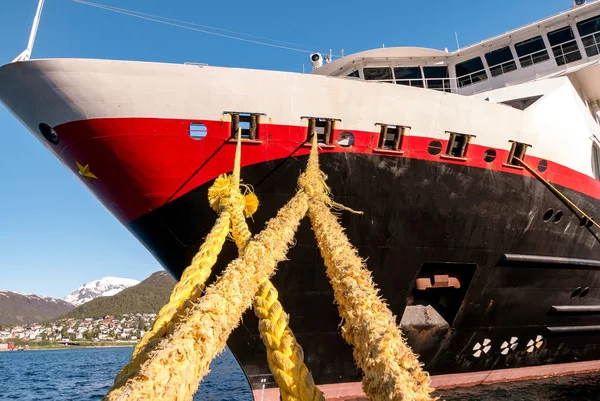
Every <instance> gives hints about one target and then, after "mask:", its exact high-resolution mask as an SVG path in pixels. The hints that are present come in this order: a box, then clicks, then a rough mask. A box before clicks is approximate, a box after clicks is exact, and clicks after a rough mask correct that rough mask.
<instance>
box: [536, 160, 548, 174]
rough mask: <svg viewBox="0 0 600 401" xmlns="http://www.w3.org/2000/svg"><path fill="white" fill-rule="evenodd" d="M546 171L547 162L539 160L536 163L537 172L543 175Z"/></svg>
mask: <svg viewBox="0 0 600 401" xmlns="http://www.w3.org/2000/svg"><path fill="white" fill-rule="evenodd" d="M547 169H548V162H547V161H546V160H540V162H539V163H538V171H539V172H540V173H543V172H544V171H546V170H547Z"/></svg>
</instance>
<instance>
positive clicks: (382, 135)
mask: <svg viewBox="0 0 600 401" xmlns="http://www.w3.org/2000/svg"><path fill="white" fill-rule="evenodd" d="M377 125H379V126H380V127H381V128H380V132H379V144H378V146H377V147H378V148H379V149H381V150H394V151H397V150H398V149H400V147H401V145H402V138H403V137H404V135H406V134H407V133H408V130H410V127H405V126H401V125H388V124H377Z"/></svg>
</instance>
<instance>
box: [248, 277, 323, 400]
mask: <svg viewBox="0 0 600 401" xmlns="http://www.w3.org/2000/svg"><path fill="white" fill-rule="evenodd" d="M277 297H278V293H277V290H276V289H275V287H274V286H273V284H272V283H271V282H270V281H268V280H267V281H265V282H264V283H262V284H261V286H260V288H259V290H258V292H257V293H256V297H255V298H254V313H255V314H256V316H257V317H258V318H259V325H258V328H259V330H260V337H261V338H262V340H263V342H264V344H265V347H266V348H267V361H268V362H269V368H270V369H271V373H272V374H273V377H274V378H275V381H276V382H277V385H278V386H279V390H280V392H281V398H282V400H283V401H296V400H301V401H320V400H323V401H324V400H325V397H324V396H323V393H322V392H321V391H320V390H319V389H318V388H317V386H316V385H315V382H314V380H313V377H312V375H311V373H310V371H309V370H308V368H307V367H306V364H305V363H304V351H303V350H302V347H301V346H300V344H298V341H296V338H295V337H294V334H293V333H292V330H291V329H290V328H289V317H288V315H287V314H286V313H285V312H284V310H283V307H282V306H281V303H280V302H279V301H278V299H277Z"/></svg>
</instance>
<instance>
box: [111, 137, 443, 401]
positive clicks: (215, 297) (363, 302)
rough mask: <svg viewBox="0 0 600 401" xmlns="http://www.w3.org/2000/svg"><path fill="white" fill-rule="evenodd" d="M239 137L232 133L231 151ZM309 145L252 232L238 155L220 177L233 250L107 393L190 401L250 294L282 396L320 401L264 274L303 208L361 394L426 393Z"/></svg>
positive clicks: (425, 382)
mask: <svg viewBox="0 0 600 401" xmlns="http://www.w3.org/2000/svg"><path fill="white" fill-rule="evenodd" d="M239 141H240V139H239V135H238V151H239V147H240V143H239ZM317 149H318V148H317V140H316V135H313V146H312V149H311V152H310V156H309V160H308V165H307V168H306V171H305V172H304V173H302V174H301V175H300V177H299V178H298V191H297V192H296V194H295V195H294V197H293V198H292V199H291V200H290V201H289V202H288V203H287V204H286V205H285V206H284V207H282V208H281V209H280V210H279V211H278V213H277V215H276V216H275V217H274V218H272V219H271V220H269V222H268V223H267V225H266V228H265V229H264V230H263V231H261V232H260V233H259V234H257V235H256V236H255V237H254V238H250V232H249V230H248V227H247V224H246V221H245V218H244V217H243V216H242V215H243V213H242V206H241V205H243V204H245V202H244V201H243V195H242V194H241V192H240V190H239V164H240V161H239V155H238V156H236V161H235V168H234V170H236V171H237V174H236V173H234V174H233V175H232V176H231V177H230V178H229V179H228V180H229V182H230V183H231V184H232V185H231V186H230V191H229V196H228V197H225V198H226V199H227V202H226V203H225V209H224V210H221V214H223V213H228V211H229V210H231V211H233V210H236V208H237V211H235V212H233V214H229V216H228V217H229V218H230V219H232V222H234V223H233V226H234V227H235V226H238V228H233V233H234V234H233V235H234V239H235V240H236V243H238V247H239V249H240V256H239V257H238V258H237V259H235V260H234V261H233V262H231V263H230V264H229V265H228V266H227V268H226V269H225V270H224V273H223V274H222V276H220V277H219V278H218V279H217V280H216V282H215V283H214V284H212V285H211V286H209V287H208V288H207V289H206V292H205V294H204V295H203V296H202V297H200V298H198V299H196V300H194V302H191V301H187V300H184V301H183V303H184V304H186V302H190V303H189V304H187V305H189V307H188V308H181V309H180V312H181V314H179V315H177V314H176V315H174V316H172V320H170V321H167V322H166V323H164V324H163V326H160V325H159V326H158V327H159V331H162V330H164V331H165V332H166V336H164V337H162V338H160V337H158V336H155V337H152V338H151V340H150V341H151V342H148V343H147V345H146V346H145V347H140V350H139V351H138V353H137V358H136V364H135V366H134V367H133V369H130V370H129V371H127V372H126V374H124V375H122V376H121V380H120V381H118V382H117V381H116V383H115V386H113V388H112V389H111V390H110V391H109V393H108V394H107V396H106V397H105V399H106V400H146V399H161V400H191V398H192V396H193V394H194V392H195V391H196V390H197V388H198V385H199V382H200V381H201V380H202V378H203V377H204V376H205V375H206V374H207V373H208V369H209V365H210V362H211V361H212V360H213V358H214V357H215V356H217V355H218V354H219V353H220V352H222V350H223V349H224V347H225V344H226V341H227V338H228V337H229V335H230V334H231V332H232V331H233V329H234V328H235V327H236V326H237V325H238V324H239V322H240V320H241V317H242V314H243V313H244V311H245V310H246V309H247V308H249V307H250V306H251V304H252V302H253V301H254V305H255V312H256V314H257V316H258V317H259V319H260V324H259V327H260V330H261V337H262V339H263V341H264V342H265V344H266V345H267V355H268V361H269V367H270V368H271V370H272V372H273V376H274V378H275V380H276V382H277V383H278V385H279V386H280V389H281V393H282V396H283V397H284V399H286V400H303V401H304V400H306V401H313V400H322V399H323V394H322V393H321V392H320V391H319V390H318V389H316V386H314V381H313V379H312V377H311V375H310V372H308V369H307V368H306V366H305V364H304V362H303V353H302V349H301V348H300V346H299V345H298V344H297V342H296V341H295V338H294V336H293V334H292V332H291V330H290V329H289V327H288V317H287V315H285V313H284V312H283V308H282V307H281V304H280V303H279V302H278V301H277V291H276V290H275V288H274V287H273V286H272V284H271V283H270V282H269V281H268V280H269V278H270V277H271V276H272V275H273V274H274V272H275V268H276V265H277V263H278V262H280V261H283V260H285V255H286V253H287V251H288V250H289V248H290V246H291V245H292V242H293V240H294V236H295V233H296V231H297V229H298V226H299V224H300V221H301V220H302V218H303V217H304V216H305V215H306V214H307V212H308V214H309V217H310V219H311V223H312V226H313V230H314V232H315V234H316V237H317V243H318V245H319V247H320V249H321V254H322V255H323V258H324V259H325V265H326V267H327V274H328V276H329V278H330V280H331V283H332V285H333V289H334V296H335V300H336V303H337V304H338V306H339V311H340V315H341V316H342V319H343V322H344V323H343V325H342V335H343V337H344V338H345V339H346V341H348V342H349V343H350V344H351V345H352V346H353V347H354V357H355V360H356V363H357V364H358V366H359V367H360V368H361V369H362V370H363V372H364V374H365V376H364V379H363V389H364V391H365V393H366V394H367V395H368V396H369V397H371V398H372V399H373V400H377V401H379V400H381V401H383V400H419V401H425V400H431V399H432V398H431V397H430V393H431V392H432V388H431V387H430V380H429V375H428V374H427V372H425V371H423V369H422V367H421V365H420V363H419V361H418V359H417V357H416V355H414V354H413V353H412V351H411V350H410V348H409V347H408V345H407V344H406V342H405V341H404V339H403V338H402V334H401V332H400V328H399V327H398V325H397V324H396V321H395V317H394V316H393V314H392V312H391V311H390V310H389V308H388V307H387V305H386V304H385V302H384V301H383V300H382V299H381V298H380V297H379V295H378V292H377V289H376V287H375V284H374V282H373V280H372V278H371V275H370V272H369V270H368V269H367V268H366V265H365V264H364V262H363V261H362V260H361V259H360V258H359V256H358V253H357V251H356V249H355V248H354V247H353V246H352V245H351V244H350V242H349V240H348V238H347V237H346V236H345V234H344V233H343V228H342V227H341V225H340V224H339V222H338V220H337V218H336V217H335V215H334V214H333V213H332V212H331V209H332V208H333V209H336V210H344V209H346V210H351V209H347V208H345V207H344V206H342V205H339V204H337V203H335V202H334V201H333V200H332V198H331V194H330V191H329V188H328V187H327V185H326V184H325V178H326V177H325V175H324V174H323V173H322V172H321V171H320V169H319V163H318V151H317ZM236 183H237V184H238V185H236ZM221 184H223V185H222V187H226V186H227V185H225V184H224V183H223V182H221ZM217 187H221V186H217ZM216 204H221V203H220V202H216ZM256 205H257V203H256V204H255V205H254V206H256ZM254 210H255V209H254ZM218 221H219V219H218V220H217V222H218ZM215 226H216V225H215ZM213 229H214V227H213ZM219 239H221V237H219ZM221 246H222V244H221ZM201 250H202V248H201ZM190 294H191V291H190ZM180 301H181V299H179V301H177V302H180ZM179 304H180V303H178V304H177V305H179ZM167 310H168V311H171V309H167ZM169 313H171V312H169ZM161 321H164V320H161ZM155 326H156V325H155ZM150 344H152V347H150ZM133 359H134V358H132V360H133Z"/></svg>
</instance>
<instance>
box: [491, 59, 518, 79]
mask: <svg viewBox="0 0 600 401" xmlns="http://www.w3.org/2000/svg"><path fill="white" fill-rule="evenodd" d="M516 69H517V64H516V63H515V60H512V59H511V60H508V61H505V62H503V63H500V64H496V65H494V66H490V73H491V74H492V77H497V76H498V75H502V74H506V73H509V72H511V71H515V70H516Z"/></svg>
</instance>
